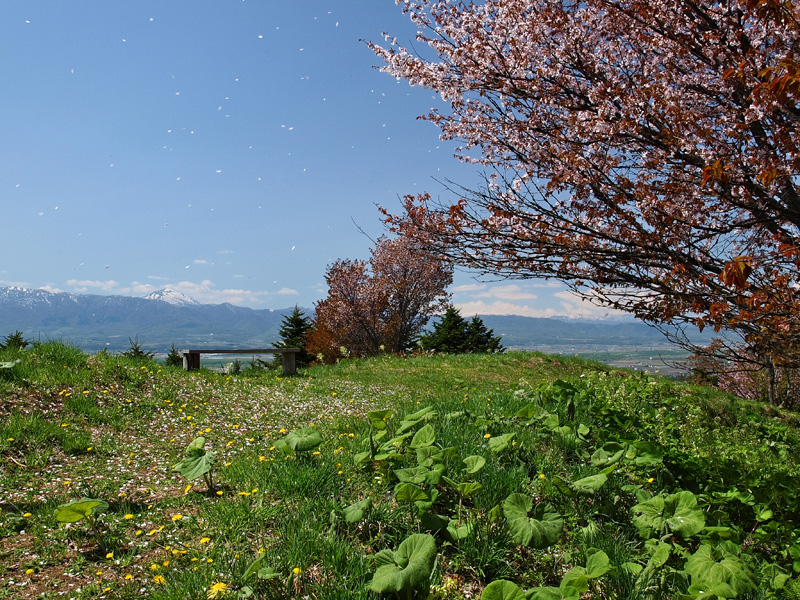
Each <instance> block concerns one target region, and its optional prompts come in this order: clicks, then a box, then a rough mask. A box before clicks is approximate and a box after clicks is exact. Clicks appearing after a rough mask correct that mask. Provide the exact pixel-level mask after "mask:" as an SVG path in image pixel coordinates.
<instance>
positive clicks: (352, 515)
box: [342, 496, 372, 524]
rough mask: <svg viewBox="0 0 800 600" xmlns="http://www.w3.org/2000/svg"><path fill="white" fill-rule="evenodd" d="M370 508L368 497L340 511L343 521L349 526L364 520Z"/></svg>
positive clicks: (370, 502)
mask: <svg viewBox="0 0 800 600" xmlns="http://www.w3.org/2000/svg"><path fill="white" fill-rule="evenodd" d="M370 508H372V498H370V497H369V496H368V497H366V498H364V499H363V500H359V501H358V502H354V503H353V504H351V505H350V506H348V507H346V508H345V509H344V510H343V511H342V512H343V513H344V520H345V521H346V522H348V523H350V524H353V523H358V522H359V521H360V520H361V519H363V518H364V515H365V514H366V512H367V511H368V510H369V509H370Z"/></svg>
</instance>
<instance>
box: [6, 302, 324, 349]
mask: <svg viewBox="0 0 800 600" xmlns="http://www.w3.org/2000/svg"><path fill="white" fill-rule="evenodd" d="M291 312H292V309H291V308H286V309H281V310H274V311H273V310H254V309H252V308H244V307H240V306H234V305H232V304H228V303H226V304H200V303H198V302H196V301H194V300H192V299H191V298H188V297H187V296H185V295H183V294H180V293H179V292H176V291H175V290H171V289H165V290H161V291H160V292H156V293H154V294H150V295H149V296H148V297H146V298H131V297H127V296H98V295H93V294H68V293H65V292H58V293H54V292H48V291H45V290H29V289H24V288H19V287H6V288H0V339H2V337H3V336H5V335H8V334H9V333H13V332H14V331H17V330H19V331H22V332H23V334H24V335H25V337H26V338H27V339H33V340H36V339H62V340H66V341H69V342H70V343H72V344H74V345H76V346H78V347H80V348H82V349H84V350H87V351H97V350H101V349H103V348H108V349H109V350H112V351H119V350H126V349H128V348H129V347H130V340H135V339H137V338H138V341H139V343H140V344H141V345H142V347H143V348H146V349H148V350H155V351H156V352H166V351H167V350H169V348H170V346H171V345H172V344H173V343H174V344H175V345H176V346H177V347H178V348H190V347H192V348H196V347H200V348H202V347H206V348H208V347H212V348H213V347H218V348H237V347H238V348H263V347H270V346H272V345H273V344H275V342H276V341H277V340H279V339H280V335H279V333H278V330H279V329H280V324H281V321H282V320H283V317H284V316H285V315H288V314H290V313H291ZM306 312H308V311H306Z"/></svg>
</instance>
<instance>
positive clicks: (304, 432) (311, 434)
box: [283, 427, 322, 452]
mask: <svg viewBox="0 0 800 600" xmlns="http://www.w3.org/2000/svg"><path fill="white" fill-rule="evenodd" d="M283 439H284V440H286V444H287V445H288V446H289V448H291V449H292V450H294V451H295V452H311V451H312V450H314V448H316V447H317V446H319V445H320V444H321V443H322V435H320V433H319V431H318V430H317V428H316V427H303V428H302V429H298V430H297V431H292V432H291V433H289V434H288V435H287V436H286V437H285V438H283Z"/></svg>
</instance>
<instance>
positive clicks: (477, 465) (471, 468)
mask: <svg viewBox="0 0 800 600" xmlns="http://www.w3.org/2000/svg"><path fill="white" fill-rule="evenodd" d="M463 462H464V464H465V465H466V468H465V470H466V472H467V473H470V474H472V473H477V472H478V471H480V470H481V469H482V468H483V466H484V465H485V464H486V459H485V458H483V457H482V456H478V455H476V454H473V455H472V456H468V457H467V458H465V459H464V461H463Z"/></svg>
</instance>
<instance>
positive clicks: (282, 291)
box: [278, 288, 300, 296]
mask: <svg viewBox="0 0 800 600" xmlns="http://www.w3.org/2000/svg"><path fill="white" fill-rule="evenodd" d="M299 293H300V292H298V291H297V290H293V289H292V288H281V289H279V290H278V295H280V296H294V295H297V294H299Z"/></svg>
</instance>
